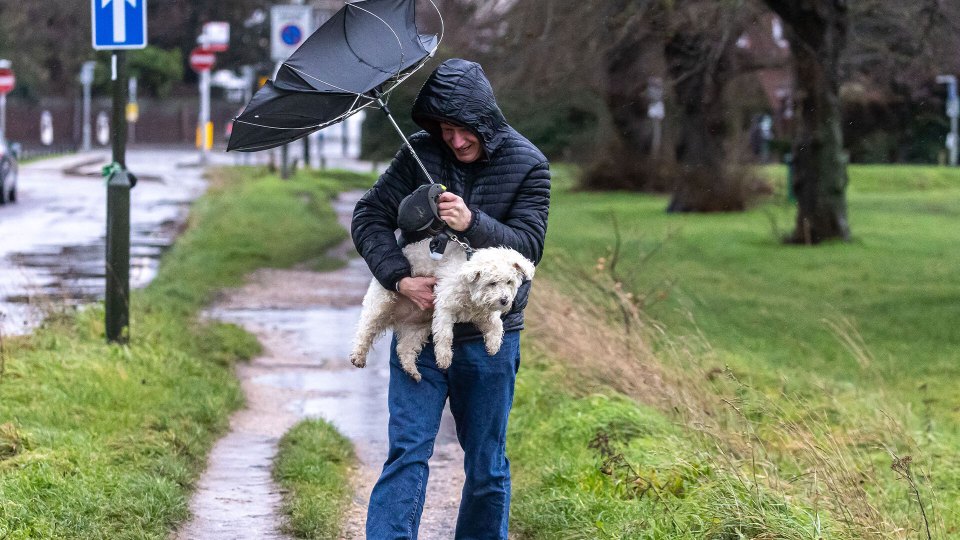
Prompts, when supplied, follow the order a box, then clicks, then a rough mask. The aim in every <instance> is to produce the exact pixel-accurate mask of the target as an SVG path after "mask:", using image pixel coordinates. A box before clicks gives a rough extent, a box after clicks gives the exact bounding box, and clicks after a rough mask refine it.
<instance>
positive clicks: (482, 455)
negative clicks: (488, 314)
mask: <svg viewBox="0 0 960 540" xmlns="http://www.w3.org/2000/svg"><path fill="white" fill-rule="evenodd" d="M412 116H413V120H414V121H415V122H416V123H417V124H418V125H419V126H420V127H421V128H423V131H421V132H418V133H416V134H415V135H413V136H412V137H411V138H410V144H411V145H412V146H413V148H414V149H415V150H416V152H417V154H418V155H419V156H420V158H421V160H422V162H423V164H424V165H425V166H426V168H427V170H428V172H429V173H430V175H431V176H432V177H433V179H434V180H435V181H437V182H439V183H441V184H443V185H445V186H446V187H447V191H446V192H444V193H443V194H442V195H441V196H440V199H439V204H438V210H439V215H440V218H441V219H442V220H443V221H444V222H446V224H447V227H449V228H450V229H452V230H453V231H455V234H456V235H457V236H459V237H460V238H462V239H463V240H466V241H467V242H469V244H470V245H471V246H472V247H473V248H475V249H479V248H485V247H496V246H505V247H509V248H512V249H514V250H516V251H518V252H520V253H521V254H523V256H525V257H526V258H527V259H529V260H531V261H533V262H534V264H536V263H539V262H540V259H541V256H542V255H543V244H544V237H545V235H546V230H547V210H548V207H549V204H550V170H549V164H548V163H547V159H546V158H545V157H544V156H543V154H542V153H541V152H540V151H539V150H538V149H537V148H536V147H535V146H534V145H533V144H532V143H531V142H530V141H528V140H527V139H526V138H524V137H523V136H522V135H520V134H519V133H517V131H516V130H514V129H513V128H512V127H510V126H509V125H508V124H507V122H506V120H505V119H504V117H503V113H501V112H500V108H499V107H498V106H497V102H496V99H495V98H494V95H493V88H492V87H491V86H490V82H489V81H488V80H487V77H486V75H485V74H484V72H483V69H482V68H481V67H480V65H479V64H476V63H474V62H468V61H466V60H460V59H452V60H448V61H446V62H444V63H443V64H441V65H440V66H439V67H438V68H437V69H436V70H435V71H434V72H433V73H432V74H431V75H430V78H429V79H428V80H427V82H426V83H425V84H424V85H423V88H422V89H421V90H420V93H419V95H418V96H417V99H416V102H415V103H414V105H413V112H412ZM423 182H424V180H423V175H422V172H421V171H420V170H419V167H418V165H417V164H416V162H415V161H414V158H413V156H411V155H410V153H409V152H408V151H406V150H405V149H401V150H400V151H399V152H398V153H397V155H396V157H395V158H394V160H393V162H392V163H391V164H390V167H389V168H388V169H387V171H386V172H385V173H383V175H381V176H380V178H379V179H378V180H377V182H376V183H375V184H374V186H373V188H371V189H370V191H368V192H367V193H366V194H365V195H364V196H363V198H362V199H361V200H360V202H359V203H357V207H356V210H355V211H354V214H353V225H352V234H353V241H354V244H355V245H356V247H357V251H359V252H360V255H362V256H363V258H364V259H365V260H366V262H367V265H368V266H369V267H370V271H371V272H372V273H373V275H374V277H375V278H376V279H377V280H378V281H379V282H380V284H382V285H383V286H384V287H385V288H387V289H389V290H396V291H398V292H399V293H400V294H402V295H404V296H406V297H407V298H409V299H410V300H411V301H413V302H414V303H415V304H417V305H418V306H419V307H420V308H421V309H431V308H432V306H433V285H434V284H435V282H436V280H435V279H434V278H431V277H411V276H410V265H409V263H408V262H407V260H406V258H404V256H403V253H402V252H401V246H404V245H406V244H408V243H412V242H416V241H418V240H421V239H422V238H420V237H411V236H409V235H405V234H401V237H400V240H399V245H398V241H397V240H396V237H395V231H396V230H397V228H398V225H397V209H398V207H399V205H400V201H402V200H403V198H404V197H406V196H407V195H409V194H410V193H411V192H413V191H414V189H416V188H417V187H418V186H419V185H420V184H422V183H423ZM529 291H530V283H529V282H527V283H525V284H524V285H523V286H521V288H520V290H519V291H518V293H517V296H516V299H515V301H514V304H513V306H512V309H511V310H510V312H509V313H507V314H506V315H505V316H504V318H503V326H504V336H503V345H502V346H501V347H500V350H499V352H497V354H495V355H493V356H490V355H488V354H487V352H486V350H485V348H484V343H483V339H482V335H481V334H480V332H479V331H478V330H477V329H476V328H475V327H474V326H473V325H472V324H468V323H461V324H458V325H457V326H456V328H455V330H454V349H453V364H452V365H451V366H450V368H449V369H448V370H446V371H441V370H440V369H438V368H437V366H436V363H435V359H434V353H433V344H432V342H428V343H427V345H426V346H425V347H424V349H423V352H422V353H421V354H420V356H419V358H418V359H417V368H418V369H419V370H420V372H421V373H422V375H423V380H422V381H421V382H419V383H417V382H415V381H414V380H413V379H412V378H410V377H409V376H408V375H407V374H406V373H405V372H404V371H403V370H402V369H401V367H400V362H399V359H398V357H397V354H396V341H395V340H394V343H393V345H392V346H391V355H390V387H389V396H388V406H389V410H390V422H389V441H390V450H389V454H388V457H387V461H386V462H385V463H384V466H383V472H382V473H381V475H380V479H379V480H378V481H377V484H376V486H375V487H374V489H373V493H372V494H371V496H370V506H369V509H368V512H367V538H368V539H369V540H381V539H395V538H414V539H415V538H416V537H417V529H418V528H419V525H420V515H421V512H422V510H423V502H424V495H425V493H426V485H427V477H428V474H429V470H428V466H427V462H428V460H429V459H430V456H431V455H432V454H433V445H434V439H435V438H436V435H437V431H438V429H439V427H440V417H441V414H442V412H443V408H444V403H445V402H446V400H447V398H448V397H449V398H450V411H451V412H452V413H453V417H454V420H455V421H456V425H457V438H458V439H459V441H460V445H461V446H462V447H463V450H464V469H465V472H466V481H465V483H464V486H463V493H462V497H461V501H460V512H459V516H458V518H457V529H456V538H458V539H464V540H466V539H471V540H474V539H493V538H496V539H504V540H506V538H507V526H508V517H509V511H510V462H509V460H508V459H507V457H506V453H505V443H506V432H507V419H508V417H509V414H510V408H511V407H512V405H513V389H514V382H515V380H516V374H517V370H518V369H519V367H520V330H521V329H522V328H523V309H524V307H526V304H527V297H528V295H529Z"/></svg>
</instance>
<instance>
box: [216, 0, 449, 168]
mask: <svg viewBox="0 0 960 540" xmlns="http://www.w3.org/2000/svg"><path fill="white" fill-rule="evenodd" d="M430 3H431V4H433V7H434V8H435V9H437V6H436V4H434V3H433V1H432V0H431V1H430ZM437 13H438V14H439V13H440V11H439V9H437ZM440 22H441V31H440V37H439V38H438V37H437V36H435V35H423V34H420V33H419V31H418V30H417V24H416V10H415V6H414V0H363V1H359V2H353V3H350V4H346V5H344V7H343V8H341V9H340V10H339V11H337V13H335V14H334V15H333V17H331V18H330V19H329V20H328V21H327V22H325V23H324V24H323V25H322V26H321V27H320V28H319V29H317V31H316V32H314V33H313V34H312V35H311V36H310V37H309V38H308V39H307V40H306V41H305V42H304V43H303V45H301V46H300V48H298V49H297V50H296V51H295V52H294V53H293V54H292V55H290V57H289V58H288V59H287V60H286V61H285V62H284V63H283V64H282V65H281V66H280V69H279V70H278V71H277V76H276V78H275V79H274V80H273V81H270V82H268V83H267V84H266V85H265V86H264V87H263V88H261V89H260V90H259V91H257V93H256V94H255V95H254V96H253V98H252V99H251V100H250V103H248V104H247V106H246V107H245V108H244V110H243V112H242V113H241V114H240V116H238V117H237V118H235V119H234V125H233V131H232V133H231V135H230V140H229V142H228V143H227V151H230V150H238V151H241V152H254V151H257V150H266V149H268V148H274V147H277V146H280V145H283V144H286V143H289V142H293V141H295V140H297V139H299V138H301V137H304V136H306V135H308V134H310V133H313V132H314V131H317V130H319V129H323V128H325V127H327V126H329V125H332V124H335V123H338V122H342V121H343V120H345V119H346V118H347V117H349V116H350V115H352V114H354V113H356V112H358V111H360V110H361V109H364V108H366V107H369V106H371V105H373V106H377V107H379V108H380V109H381V110H382V111H383V112H384V114H386V115H387V118H388V119H389V120H390V123H391V125H392V126H393V127H394V129H395V130H396V131H397V133H398V134H399V135H400V137H401V138H402V139H403V142H404V145H405V146H406V147H407V149H408V150H409V151H410V152H411V154H413V157H414V158H415V159H416V161H417V163H418V164H419V165H420V168H421V169H422V170H423V172H424V174H425V175H426V176H427V178H428V179H429V180H430V182H431V183H433V180H432V179H430V175H429V173H427V170H426V167H424V166H423V163H422V162H420V158H419V157H418V156H417V155H416V152H414V151H413V148H412V147H411V146H410V143H409V141H407V138H406V136H404V134H403V131H402V130H401V129H400V127H399V126H398V125H397V123H396V121H395V120H394V119H393V115H391V114H390V110H389V108H388V107H387V103H386V101H385V99H384V97H385V96H387V95H388V94H389V92H390V91H391V90H393V88H395V87H396V86H397V85H398V84H400V83H401V82H403V81H404V80H406V79H407V77H409V76H410V75H411V74H413V73H414V72H415V71H416V70H417V69H419V68H420V67H422V66H423V65H424V64H425V63H426V61H427V60H428V59H429V58H430V57H431V56H433V54H434V53H435V52H436V50H437V47H438V46H439V44H440V40H441V39H442V38H443V29H442V24H443V19H442V18H441V21H440Z"/></svg>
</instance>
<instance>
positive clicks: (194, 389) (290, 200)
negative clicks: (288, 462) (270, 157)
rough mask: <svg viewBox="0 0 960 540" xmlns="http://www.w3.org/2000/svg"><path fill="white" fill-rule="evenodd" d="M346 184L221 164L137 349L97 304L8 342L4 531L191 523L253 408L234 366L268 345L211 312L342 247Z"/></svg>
mask: <svg viewBox="0 0 960 540" xmlns="http://www.w3.org/2000/svg"><path fill="white" fill-rule="evenodd" d="M356 182H357V183H356V185H361V184H360V182H359V179H356ZM368 183H369V178H368V177H364V185H368ZM343 185H344V184H343V183H342V182H340V181H335V180H332V179H325V180H324V179H321V178H317V177H309V176H307V174H306V173H304V174H302V175H300V176H298V177H297V178H294V179H293V180H291V181H288V182H280V181H278V180H277V179H276V177H273V176H269V175H267V174H266V173H265V172H264V171H261V170H254V169H223V170H218V171H215V172H214V173H213V177H212V179H211V187H210V190H209V192H208V194H207V195H205V196H204V197H202V198H201V199H200V200H199V201H198V202H197V203H196V205H195V206H194V209H193V212H192V214H191V218H190V224H189V228H188V230H187V231H186V233H185V234H184V236H183V237H182V238H181V240H180V241H179V242H178V243H177V244H176V245H175V246H174V248H173V249H172V250H171V251H170V252H169V253H168V254H167V255H166V256H165V257H164V260H163V262H162V264H161V267H160V272H159V275H158V276H157V279H156V280H155V281H154V283H152V284H151V285H150V286H149V287H148V288H147V289H146V290H143V291H137V292H135V293H134V294H133V298H132V300H131V343H130V345H129V346H117V345H107V344H106V343H104V340H103V323H102V320H103V312H102V310H101V309H100V308H99V307H96V306H94V307H91V308H87V309H83V310H81V311H79V312H76V313H68V314H65V315H57V316H53V317H51V318H49V319H48V320H47V322H46V323H45V324H44V325H43V326H42V327H41V328H39V329H38V330H37V331H36V332H34V333H33V334H32V335H30V336H27V337H23V338H16V339H7V340H5V342H4V343H3V354H4V357H5V362H4V373H3V375H2V380H0V538H4V539H11V540H12V539H25V538H131V539H134V538H136V539H142V538H165V537H166V536H167V535H168V533H169V530H170V528H171V527H173V526H174V525H175V524H176V523H177V522H178V521H180V520H182V519H184V518H185V517H186V516H187V497H188V495H189V490H190V488H191V486H192V484H193V482H194V481H195V479H196V477H197V475H198V474H199V472H200V470H201V468H202V466H203V464H204V461H205V456H206V453H207V451H208V450H209V448H210V446H211V445H212V443H213V441H214V440H215V438H216V437H217V436H218V435H219V434H220V433H222V432H223V431H224V430H225V429H226V428H227V416H228V414H229V413H230V412H231V411H232V410H234V409H236V408H237V407H238V406H239V405H240V404H241V395H240V391H239V389H238V385H237V382H236V380H235V378H234V376H233V373H232V370H231V369H230V364H231V363H232V362H233V361H235V360H238V359H242V358H248V357H250V356H251V355H253V354H255V353H256V352H257V349H258V346H257V343H256V341H255V340H254V339H253V338H252V336H249V335H248V334H246V333H245V332H243V331H242V330H240V329H239V328H237V327H235V326H231V325H225V324H217V323H209V322H202V321H199V320H198V319H197V313H198V311H199V309H201V308H202V307H203V306H204V305H205V304H206V303H208V302H209V301H211V300H212V299H213V298H214V296H215V294H216V291H217V290H219V289H220V288H223V287H228V286H232V285H237V284H239V283H240V282H241V281H242V279H243V276H244V275H246V274H247V273H249V272H250V271H252V270H254V269H255V268H258V267H264V266H288V265H291V264H293V263H296V262H298V261H303V260H309V259H313V258H318V257H321V256H322V254H323V253H324V252H325V251H326V250H327V249H328V248H329V247H331V246H333V245H335V244H336V243H337V242H339V241H340V240H341V239H343V238H344V235H345V233H344V231H343V230H342V228H340V227H339V226H338V225H337V224H336V220H335V216H334V215H333V212H332V210H331V209H330V208H329V204H327V203H328V200H329V198H330V197H331V196H332V194H333V193H335V192H336V191H338V190H340V189H342V187H343Z"/></svg>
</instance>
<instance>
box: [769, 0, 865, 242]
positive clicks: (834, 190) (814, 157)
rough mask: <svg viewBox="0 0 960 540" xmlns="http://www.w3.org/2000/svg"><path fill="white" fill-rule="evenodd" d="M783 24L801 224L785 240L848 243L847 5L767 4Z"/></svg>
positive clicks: (806, 0)
mask: <svg viewBox="0 0 960 540" xmlns="http://www.w3.org/2000/svg"><path fill="white" fill-rule="evenodd" d="M766 2H767V5H769V6H770V7H771V9H773V10H774V11H775V12H776V13H777V14H778V15H780V17H781V18H782V19H783V21H784V23H785V26H786V27H787V33H786V34H787V38H788V40H789V41H790V48H791V50H792V52H793V56H794V62H795V64H794V65H795V67H794V71H795V74H796V81H797V82H796V95H795V98H794V101H795V103H796V111H797V120H798V122H797V135H796V139H794V143H793V194H794V196H795V197H796V199H797V203H798V209H797V223H796V229H795V230H794V231H793V234H792V235H791V236H790V237H789V238H788V239H787V240H788V241H789V242H793V243H803V244H817V243H820V242H822V241H824V240H830V239H838V238H839V239H842V240H849V239H850V227H849V224H848V223H847V199H846V190H847V158H846V154H845V153H844V150H843V132H842V129H841V124H840V122H841V108H840V53H841V52H842V51H843V48H844V46H845V45H846V40H847V28H848V24H849V21H848V18H847V7H846V1H845V0H815V1H812V2H811V1H810V0H766Z"/></svg>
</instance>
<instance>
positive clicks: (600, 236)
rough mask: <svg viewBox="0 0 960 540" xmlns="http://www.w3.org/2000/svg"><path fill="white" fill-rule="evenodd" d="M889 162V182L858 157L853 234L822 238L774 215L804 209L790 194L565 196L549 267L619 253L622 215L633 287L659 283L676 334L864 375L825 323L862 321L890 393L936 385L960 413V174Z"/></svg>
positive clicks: (854, 377) (742, 357)
mask: <svg viewBox="0 0 960 540" xmlns="http://www.w3.org/2000/svg"><path fill="white" fill-rule="evenodd" d="M888 168H889V169H892V170H893V171H895V172H894V173H891V174H890V175H888V176H887V177H886V178H885V179H883V180H881V179H880V177H881V176H882V175H881V174H880V173H881V172H882V170H883V169H882V168H880V167H876V166H863V167H857V166H854V167H851V173H850V175H851V193H850V197H849V207H850V209H849V214H850V221H851V226H852V229H853V233H854V240H853V242H851V243H849V244H841V243H835V244H829V245H824V246H819V247H816V248H808V247H798V246H784V245H782V244H781V243H780V242H779V237H778V236H777V235H775V234H774V233H773V228H772V226H771V222H773V223H776V224H777V227H776V228H777V229H778V230H780V231H782V232H786V231H787V230H789V228H790V227H791V226H792V220H793V218H794V210H793V208H792V207H789V206H784V205H780V204H768V205H765V206H762V207H760V208H757V209H755V210H753V211H751V212H748V213H745V214H714V215H668V214H665V213H664V211H663V209H664V206H665V200H664V199H663V198H661V197H654V196H644V195H636V194H627V193H612V194H611V193H606V194H593V193H570V192H560V193H556V194H555V196H554V201H553V204H552V208H551V215H550V220H551V222H550V231H549V239H548V248H547V254H548V261H547V264H546V265H545V271H546V272H545V273H546V274H547V275H549V274H550V272H551V268H553V266H551V265H550V258H551V257H553V258H556V257H562V258H565V259H571V260H573V261H575V262H576V263H577V264H578V265H580V266H583V267H590V266H593V265H594V264H595V262H596V259H597V258H599V257H602V256H608V257H609V253H608V249H609V247H611V246H613V244H614V235H613V226H612V220H611V216H616V219H617V221H618V223H619V226H620V229H621V233H622V235H623V244H622V253H623V256H622V260H621V262H620V264H621V274H622V275H621V277H622V279H623V280H624V282H625V285H628V286H629V287H630V288H632V289H636V290H638V291H641V292H644V293H647V294H648V296H649V299H650V300H649V302H648V307H647V311H648V313H649V314H650V315H651V316H652V317H653V318H654V319H657V320H659V321H661V322H663V323H664V324H666V325H667V326H668V327H669V328H670V329H671V330H672V331H675V332H683V333H689V332H692V331H694V330H700V331H702V332H703V333H704V334H705V336H706V337H707V339H708V340H709V341H710V343H711V344H712V345H713V346H714V347H715V348H717V350H718V351H719V352H720V353H721V354H722V356H723V360H724V361H725V362H730V363H731V364H733V365H736V366H739V367H743V368H750V369H754V368H756V367H771V368H774V369H775V370H776V371H777V372H778V373H779V372H785V373H789V374H791V375H799V376H802V375H804V374H809V373H817V374H820V375H823V376H828V377H830V378H832V379H835V380H842V381H846V382H850V383H856V382H857V381H858V380H860V378H861V377H863V376H864V373H863V372H862V370H861V368H860V366H859V365H858V364H857V362H855V361H854V359H853V358H852V357H851V355H850V353H849V350H848V349H847V347H845V346H844V345H843V344H842V343H841V341H840V340H839V339H838V338H837V336H836V335H835V333H834V332H833V331H831V329H830V327H829V325H828V324H825V323H826V321H841V320H849V321H851V322H852V323H853V324H854V326H855V327H856V329H857V330H858V331H859V333H860V334H861V335H862V337H863V340H864V341H865V343H866V345H867V346H868V347H869V350H870V352H871V353H872V357H873V364H872V368H873V369H875V370H877V372H878V373H879V375H880V376H882V377H883V378H884V379H885V380H886V381H887V383H886V385H887V386H888V387H889V388H890V389H891V390H895V391H897V392H898V394H899V395H900V396H901V397H903V398H907V399H913V400H915V402H916V403H919V402H920V399H921V398H922V396H920V395H919V393H918V392H917V389H918V388H919V387H920V386H921V385H924V384H926V385H927V388H928V390H929V391H928V394H935V395H937V396H938V399H940V400H942V402H941V403H940V405H941V407H940V409H941V411H943V412H945V413H946V412H948V411H956V410H960V409H958V406H960V394H957V393H955V392H951V391H949V388H950V387H951V386H952V384H953V383H954V381H957V380H958V378H960V364H958V363H957V362H956V360H957V358H958V353H957V352H956V351H957V350H958V345H960V332H956V331H954V330H955V328H954V326H955V321H957V320H958V316H960V302H958V300H960V278H958V277H957V274H956V269H957V268H960V250H958V249H954V247H955V239H956V233H957V230H956V223H957V216H960V174H958V173H956V172H952V171H949V172H944V171H948V170H947V169H943V168H934V167H905V166H898V167H888ZM951 175H952V176H951ZM917 178H926V179H932V180H929V183H927V181H924V182H920V183H918V181H917V180H916V179H917ZM881 185H882V186H883V188H882V189H880V186H881ZM904 185H909V186H916V185H931V186H934V187H931V188H930V189H907V188H906V187H902V186H904ZM857 186H859V187H857ZM897 186H901V187H902V189H898V188H897ZM652 251H656V253H655V254H654V255H652V256H651V257H650V258H649V259H648V260H643V258H644V255H645V254H647V253H649V252H652ZM554 266H555V265H554ZM664 297H665V298H664ZM691 317H692V318H693V320H694V321H695V326H694V325H691V324H690V322H689V320H690V318H691ZM801 360H802V362H800V361H801ZM950 418H952V419H953V420H960V416H957V415H956V414H954V415H950Z"/></svg>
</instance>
